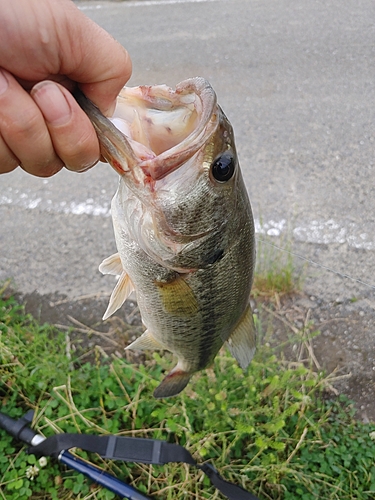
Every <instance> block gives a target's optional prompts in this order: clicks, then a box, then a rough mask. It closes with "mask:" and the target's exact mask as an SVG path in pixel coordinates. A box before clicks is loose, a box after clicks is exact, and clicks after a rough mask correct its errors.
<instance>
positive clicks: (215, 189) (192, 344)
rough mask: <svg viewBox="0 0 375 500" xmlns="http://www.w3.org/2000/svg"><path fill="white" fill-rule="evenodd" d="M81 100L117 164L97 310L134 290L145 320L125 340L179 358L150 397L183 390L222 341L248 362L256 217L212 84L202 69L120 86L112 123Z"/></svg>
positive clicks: (252, 344)
mask: <svg viewBox="0 0 375 500" xmlns="http://www.w3.org/2000/svg"><path fill="white" fill-rule="evenodd" d="M77 99H78V101H79V102H80V104H81V106H82V107H83V109H84V110H85V111H86V113H87V114H88V116H89V118H90V119H91V121H92V123H93V125H94V127H95V129H96V131H97V134H98V137H99V142H100V145H101V153H102V155H103V157H104V158H105V159H106V160H107V161H108V163H110V164H111V165H112V166H113V167H114V168H115V170H116V171H117V172H118V173H119V174H120V182H119V187H118V190H117V192H116V194H115V196H114V198H113V201H112V218H113V226H114V233H115V238H116V244H117V249H118V253H116V254H114V255H112V256H110V257H108V258H107V259H105V260H104V261H103V263H102V264H101V265H100V267H99V269H100V271H101V272H102V273H103V274H116V275H120V278H119V280H118V283H117V285H116V287H115V289H114V291H113V293H112V295H111V298H110V301H109V305H108V309H107V311H106V312H105V314H104V319H105V318H108V317H109V316H110V315H111V314H113V313H114V312H115V311H116V310H117V309H118V308H119V307H121V305H122V304H123V303H124V301H125V300H126V298H127V297H128V296H129V294H130V293H131V292H132V291H133V290H135V292H136V297H137V302H138V306H139V310H140V312H141V317H142V322H143V324H144V326H145V328H146V330H145V332H144V333H143V335H141V336H140V337H139V338H137V339H136V340H135V341H134V342H133V343H132V344H131V345H129V346H128V347H127V349H153V350H154V349H158V350H169V351H171V352H172V353H174V354H175V355H176V356H177V358H178V362H177V365H176V366H175V367H174V368H173V369H172V371H171V372H170V373H169V374H168V375H167V376H166V377H165V378H164V380H163V381H162V382H161V384H160V385H159V386H158V387H157V388H156V390H155V392H154V396H155V397H156V398H163V397H169V396H174V395H176V394H178V393H179V392H181V391H182V390H183V389H184V388H185V386H186V385H187V383H188V381H189V379H190V378H191V376H192V375H193V374H194V373H195V372H198V371H200V370H203V369H204V368H206V367H208V366H209V365H210V364H211V363H212V362H213V360H214V358H215V356H216V354H217V353H218V351H219V350H220V348H221V347H222V346H223V344H225V345H226V346H227V347H228V349H229V351H230V352H231V353H232V355H233V356H234V357H235V358H236V359H237V361H238V362H239V364H240V366H241V367H242V368H243V369H245V368H247V366H248V364H249V363H250V361H251V359H252V357H253V355H254V352H255V329H254V323H253V314H252V311H251V308H250V304H249V296H250V289H251V285H252V280H253V269H254V264H255V244H254V222H253V216H252V212H251V207H250V202H249V198H248V195H247V192H246V188H245V185H244V182H243V179H242V176H241V172H240V167H239V164H238V158H237V153H236V148H235V143H234V136H233V130H232V127H231V125H230V123H229V121H228V119H227V118H226V116H225V114H224V113H223V111H222V110H221V108H220V106H219V105H218V104H217V102H216V94H215V92H214V90H213V89H212V87H211V86H210V84H209V83H208V82H207V81H206V80H204V79H203V78H192V79H189V80H186V81H183V82H181V83H180V84H178V85H177V87H176V90H172V89H170V88H169V87H167V86H165V85H158V86H141V87H135V88H126V87H125V88H124V89H123V90H122V92H121V93H120V95H119V97H118V102H117V107H116V110H115V113H114V117H113V118H112V119H111V121H109V120H108V119H107V118H105V117H104V116H103V115H101V113H100V112H99V110H98V109H97V108H96V107H95V106H94V105H93V104H92V103H90V102H89V101H87V100H86V99H85V98H84V96H81V97H79V96H78V97H77ZM111 122H113V123H111Z"/></svg>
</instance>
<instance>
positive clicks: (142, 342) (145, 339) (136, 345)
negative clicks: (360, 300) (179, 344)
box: [125, 330, 165, 351]
mask: <svg viewBox="0 0 375 500" xmlns="http://www.w3.org/2000/svg"><path fill="white" fill-rule="evenodd" d="M125 349H137V350H139V351H143V350H148V349H150V350H153V351H162V350H164V349H165V347H164V346H162V345H161V344H160V343H159V342H158V341H157V340H156V339H155V337H154V336H153V335H152V333H151V332H150V331H149V330H146V331H145V332H144V333H142V335H141V336H140V337H138V338H137V339H136V340H134V342H132V343H131V344H130V345H128V346H127V347H125Z"/></svg>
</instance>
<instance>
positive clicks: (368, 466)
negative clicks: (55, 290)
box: [0, 294, 375, 500]
mask: <svg viewBox="0 0 375 500" xmlns="http://www.w3.org/2000/svg"><path fill="white" fill-rule="evenodd" d="M257 324H258V322H257ZM258 327H259V330H260V337H262V333H261V326H260V325H259V324H258ZM260 341H261V343H262V339H260ZM301 341H302V340H301ZM294 342H295V340H294ZM73 346H74V347H75V348H76V349H73ZM81 354H82V352H81V351H80V347H79V343H77V342H73V341H72V340H71V339H70V338H69V336H68V335H67V334H66V333H62V332H60V331H58V330H57V329H56V328H54V327H52V326H50V325H40V324H38V323H37V322H36V321H35V320H34V319H33V318H32V317H30V316H29V315H26V314H25V313H24V311H23V308H22V306H20V305H19V304H17V302H16V301H15V300H14V299H13V298H12V297H6V296H5V295H4V294H3V296H2V298H0V398H1V403H0V411H3V412H5V413H8V414H9V415H10V416H12V417H14V418H18V417H20V416H21V415H22V414H23V413H24V412H25V411H27V410H28V409H30V408H33V409H34V410H35V421H34V423H33V426H34V428H35V429H36V430H37V431H38V432H40V433H42V434H44V435H45V436H50V435H52V434H54V433H56V432H82V433H86V432H89V433H97V434H106V433H116V434H119V435H131V436H139V437H154V438H160V439H166V440H168V441H170V442H178V443H180V444H182V445H184V446H186V447H187V448H188V449H189V450H190V452H191V453H192V454H193V455H194V456H195V458H196V459H197V460H198V461H199V462H203V461H206V460H210V461H213V463H214V464H215V466H216V467H217V468H218V469H219V471H220V472H221V474H222V475H223V476H224V477H225V478H227V479H228V480H231V481H233V482H236V483H237V484H240V485H242V486H243V487H245V488H246V489H248V490H249V491H252V492H254V493H255V494H257V495H258V496H259V497H260V498H261V499H274V500H276V499H280V500H281V499H282V500H291V499H293V500H296V499H301V500H313V499H320V500H321V499H327V500H328V499H329V500H336V499H337V500H354V499H358V500H359V499H360V500H370V499H374V498H375V465H374V463H375V443H374V441H373V440H372V439H371V436H372V437H374V434H371V433H374V431H375V425H370V424H368V425H364V424H361V423H359V422H357V421H356V420H355V418H354V410H353V406H352V404H351V403H350V402H349V401H347V400H345V399H343V398H338V399H335V400H330V399H327V398H326V397H325V393H324V389H325V387H327V386H328V384H329V383H330V377H329V376H326V375H324V374H322V373H316V372H314V371H313V370H312V369H311V367H310V366H306V365H304V364H302V363H301V362H298V361H294V362H293V361H288V362H287V361H285V360H284V359H283V358H282V357H281V355H276V354H275V352H274V351H273V350H272V349H271V347H269V345H268V344H267V342H263V345H262V346H260V347H259V349H258V352H257V355H256V357H255V359H254V361H253V362H252V364H251V366H250V368H249V369H248V371H247V373H243V372H242V370H241V369H240V368H239V367H238V366H237V364H236V362H235V361H234V360H233V359H232V358H231V357H230V356H229V355H227V354H226V353H222V354H220V355H219V356H218V357H217V359H216V360H215V364H214V366H213V367H212V369H209V370H206V371H204V372H202V373H201V374H199V375H196V376H195V377H194V378H193V379H192V381H191V383H190V384H189V386H188V388H187V389H186V390H185V391H184V392H183V393H182V395H181V396H179V397H177V398H172V399H170V400H162V401H158V400H155V399H153V397H152V392H153V390H154V388H155V387H156V386H157V385H158V383H159V381H160V379H161V377H162V372H163V371H164V370H165V369H167V368H168V367H170V364H171V358H170V357H169V356H166V357H164V356H163V357H162V356H160V354H154V355H153V356H152V358H151V359H150V360H149V361H148V362H147V363H146V365H145V366H144V365H140V366H136V365H131V364H129V363H127V362H126V361H125V360H124V359H119V358H116V357H112V358H108V357H103V354H102V353H101V352H100V350H97V351H96V356H95V359H93V361H92V363H87V362H83V360H84V359H86V358H83V357H82V359H80V356H81ZM80 455H81V456H83V457H87V455H86V454H85V453H82V452H81V453H80ZM89 459H90V460H91V461H93V462H94V463H96V464H98V465H99V466H101V467H102V468H104V469H106V470H108V471H109V472H111V473H112V474H115V475H116V476H118V477H119V478H121V479H123V480H125V481H127V482H129V483H131V484H133V485H134V486H135V487H137V488H139V489H140V490H141V491H143V492H145V493H147V494H149V495H151V496H154V497H155V498H157V499H166V500H172V499H173V500H176V499H177V500H179V499H196V500H203V499H220V498H223V497H221V496H220V495H219V494H218V493H217V492H216V491H215V490H214V489H213V488H212V487H211V486H210V484H209V482H208V480H207V479H206V478H204V477H203V475H202V473H201V472H199V471H198V470H196V469H194V468H192V467H188V466H185V465H179V464H169V465H167V466H163V467H162V466H154V467H152V466H149V465H137V464H131V463H127V464H124V463H121V462H110V461H104V460H102V459H100V458H98V457H97V456H94V455H90V456H89ZM35 466H36V467H37V468H38V469H39V472H38V473H37V474H36V475H35V477H34V478H33V479H31V478H28V477H27V474H29V473H30V470H33V469H30V468H31V467H35ZM29 498H31V499H33V500H37V499H38V500H42V499H43V500H47V499H51V500H54V499H59V500H65V499H77V500H78V499H80V500H89V499H93V500H95V499H111V498H114V495H113V494H111V493H110V492H108V491H106V490H104V489H101V488H99V487H98V486H96V485H93V484H91V483H90V482H89V481H88V480H86V479H85V478H84V477H83V476H81V475H79V474H77V473H75V472H73V471H69V470H65V469H64V468H63V467H62V466H60V465H59V464H58V463H56V461H54V460H53V459H48V462H47V465H45V466H44V467H41V466H40V464H39V462H38V461H37V460H36V459H35V457H34V456H32V455H28V454H27V453H26V452H25V448H24V447H22V445H21V444H20V443H17V442H15V441H14V440H13V439H12V438H11V437H9V436H8V435H6V434H5V433H4V432H3V431H0V499H6V500H16V499H17V500H26V499H29Z"/></svg>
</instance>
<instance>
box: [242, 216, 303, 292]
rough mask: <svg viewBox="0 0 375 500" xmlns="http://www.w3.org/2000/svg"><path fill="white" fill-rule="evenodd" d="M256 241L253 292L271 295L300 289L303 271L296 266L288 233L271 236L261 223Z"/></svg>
mask: <svg viewBox="0 0 375 500" xmlns="http://www.w3.org/2000/svg"><path fill="white" fill-rule="evenodd" d="M256 241H257V259H256V269H255V276H254V284H253V289H252V294H253V295H254V296H267V297H270V296H273V295H274V294H275V293H276V294H279V295H285V294H290V293H292V292H295V291H296V290H298V289H299V288H300V287H301V282H302V273H301V270H297V269H296V267H295V261H294V257H293V254H292V252H291V238H290V236H289V235H288V233H286V235H284V236H281V237H279V238H275V237H271V236H269V235H268V234H267V232H266V231H265V230H264V229H263V228H262V225H261V226H260V235H258V236H257V240H256ZM281 249H282V251H281Z"/></svg>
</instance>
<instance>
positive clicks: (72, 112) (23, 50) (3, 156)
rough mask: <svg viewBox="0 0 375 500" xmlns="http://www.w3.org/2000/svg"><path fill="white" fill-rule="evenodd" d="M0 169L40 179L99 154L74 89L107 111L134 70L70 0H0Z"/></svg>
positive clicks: (95, 158) (91, 160)
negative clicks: (17, 170)
mask: <svg viewBox="0 0 375 500" xmlns="http://www.w3.org/2000/svg"><path fill="white" fill-rule="evenodd" d="M0 47H1V50H0V173H4V172H10V171H11V170H13V169H15V168H16V167H17V166H18V165H20V166H21V167H22V168H23V169H24V170H26V171H27V172H29V173H32V174H34V175H37V176H40V177H48V176H51V175H53V174H55V173H56V172H58V171H59V170H60V169H61V168H62V167H63V166H64V165H65V166H66V167H67V168H69V169H70V170H76V171H84V170H87V169H88V168H90V166H93V165H94V164H95V163H96V162H97V161H98V160H99V157H100V151H99V143H98V139H97V136H96V133H95V131H94V128H93V127H92V125H91V123H90V120H89V119H88V117H87V116H86V115H85V113H84V112H83V111H82V110H81V108H80V107H79V105H78V104H77V102H76V101H75V99H74V98H73V96H72V95H71V93H70V91H72V90H73V89H74V87H75V85H76V84H77V83H78V85H79V87H80V89H81V90H82V91H83V92H84V94H86V96H87V97H88V98H89V99H91V100H92V101H93V102H94V103H95V104H96V105H97V106H98V107H99V108H100V110H101V111H102V112H103V113H104V114H110V113H111V111H112V110H113V109H114V105H115V99H116V97H117V95H118V93H119V91H120V90H121V88H122V87H123V86H124V84H125V83H126V82H127V80H128V79H129V77H130V74H131V61H130V57H129V55H128V53H127V52H126V50H125V49H124V48H123V47H122V46H121V45H120V44H119V43H118V42H116V41H115V40H114V39H113V38H112V37H111V36H110V35H109V34H108V33H107V32H106V31H104V30H103V29H102V28H100V27H99V26H98V25H97V24H95V23H94V22H93V21H91V20H90V19H89V18H87V17H86V16H85V15H84V14H83V13H82V12H81V11H80V10H79V9H78V8H77V7H76V6H75V5H74V4H73V3H72V2H71V1H70V0H0Z"/></svg>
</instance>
